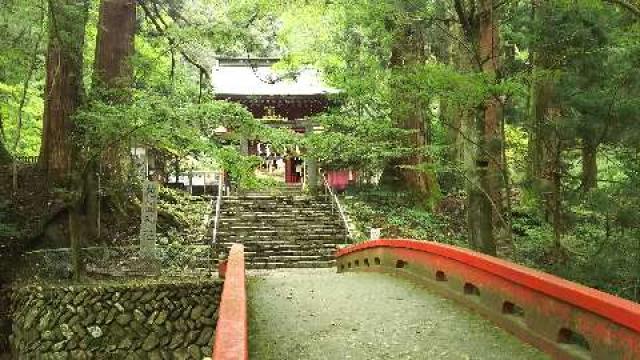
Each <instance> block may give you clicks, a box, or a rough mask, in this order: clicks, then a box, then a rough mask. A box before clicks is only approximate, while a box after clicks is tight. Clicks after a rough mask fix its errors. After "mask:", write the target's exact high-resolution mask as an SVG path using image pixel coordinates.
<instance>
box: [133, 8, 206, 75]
mask: <svg viewBox="0 0 640 360" xmlns="http://www.w3.org/2000/svg"><path fill="white" fill-rule="evenodd" d="M138 4H139V5H140V7H142V10H143V11H144V14H145V16H146V17H147V18H148V19H149V20H151V22H152V23H153V26H154V27H155V28H156V31H158V33H160V35H163V36H165V37H166V38H167V40H168V41H169V45H171V46H172V47H174V48H176V49H178V51H179V52H180V54H181V55H182V57H183V58H184V59H185V60H186V61H187V62H188V63H190V64H191V65H193V66H195V67H196V68H198V70H200V72H202V73H204V75H205V77H206V78H207V80H209V81H207V83H208V84H209V86H211V81H210V80H211V72H210V71H209V69H207V67H206V66H204V65H202V64H200V63H199V62H197V61H196V60H195V59H194V58H193V57H192V56H191V55H189V54H187V53H186V52H185V51H184V49H182V48H180V46H178V45H177V41H176V39H174V38H173V37H171V36H170V35H168V34H167V31H166V30H167V29H166V28H165V27H163V23H164V21H163V20H162V19H158V17H156V16H154V13H153V11H152V10H151V9H150V8H149V6H148V5H147V4H146V2H145V0H138ZM165 24H166V23H165Z"/></svg>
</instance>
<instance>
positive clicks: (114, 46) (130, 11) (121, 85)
mask: <svg viewBox="0 0 640 360" xmlns="http://www.w3.org/2000/svg"><path fill="white" fill-rule="evenodd" d="M135 20H136V2H135V0H102V1H101V2H100V12H99V19H98V31H97V37H96V54H95V63H94V72H93V88H94V92H95V94H96V96H97V97H99V98H100V99H102V100H103V101H105V102H107V103H124V102H127V101H129V99H130V87H131V82H132V80H133V66H132V64H131V56H133V54H134V51H135V44H134V41H135V30H136V22H135ZM113 140H116V139H113ZM112 144H113V145H110V146H109V147H108V148H106V149H102V153H101V154H100V158H101V163H102V166H100V164H99V163H98V162H94V161H91V162H90V164H91V165H90V166H91V168H90V169H89V171H88V172H87V175H86V177H85V178H84V181H86V182H87V186H86V187H85V189H86V191H87V193H86V194H85V196H86V209H85V212H86V215H87V221H88V223H89V224H90V226H89V227H88V229H87V233H88V236H90V237H92V238H97V237H98V235H99V231H98V229H99V228H100V224H99V223H98V222H99V221H100V220H99V217H100V210H101V209H100V205H101V202H100V199H99V196H100V194H99V191H98V189H97V186H98V176H100V175H99V173H100V172H101V170H103V171H104V174H103V175H104V178H105V180H106V181H107V182H110V181H113V182H118V181H119V180H120V179H121V178H122V177H123V176H124V174H123V165H122V163H123V158H124V156H123V154H122V151H121V149H122V144H121V143H120V142H118V141H112ZM99 168H101V169H99ZM112 195H114V194H112ZM112 198H113V199H112V201H113V202H116V207H121V206H120V205H121V204H119V202H120V200H119V199H120V197H119V196H112Z"/></svg>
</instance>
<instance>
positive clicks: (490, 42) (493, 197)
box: [454, 0, 504, 255]
mask: <svg viewBox="0 0 640 360" xmlns="http://www.w3.org/2000/svg"><path fill="white" fill-rule="evenodd" d="M494 5H495V4H494V2H493V0H480V1H479V2H478V5H477V8H474V9H468V7H467V6H466V4H465V3H464V2H463V1H462V0H455V1H454V7H455V10H456V13H457V14H458V20H459V22H460V25H461V27H462V30H463V33H464V35H465V38H466V40H467V41H468V42H469V45H470V48H472V49H474V50H475V51H474V52H473V53H472V54H471V57H472V64H473V66H474V68H475V69H476V71H478V72H482V73H486V74H488V75H489V76H488V78H489V79H492V81H493V79H495V78H496V76H497V72H498V69H499V54H500V52H499V45H500V44H499V38H498V19H497V14H496V8H495V6H494ZM501 119H502V106H501V102H500V101H499V99H497V98H495V97H491V98H489V99H487V100H486V101H485V102H484V103H483V104H481V105H479V106H478V107H477V109H476V111H475V119H474V121H475V123H474V125H475V126H473V128H474V130H475V136H474V137H475V139H474V141H475V145H476V146H475V154H474V161H473V164H472V166H473V172H472V174H473V178H472V179H470V180H471V181H469V186H468V193H469V198H468V205H469V207H468V222H469V230H470V234H469V242H470V245H471V246H472V247H473V248H474V249H476V250H478V251H481V252H484V253H487V254H490V255H495V254H496V252H497V251H496V241H495V238H494V230H495V223H496V222H502V223H504V218H503V217H502V213H501V211H502V191H501V190H502V189H503V188H504V181H503V180H502V170H501V169H502V166H504V164H503V160H502V146H503V143H504V141H503V139H502V128H501V127H502V120H501Z"/></svg>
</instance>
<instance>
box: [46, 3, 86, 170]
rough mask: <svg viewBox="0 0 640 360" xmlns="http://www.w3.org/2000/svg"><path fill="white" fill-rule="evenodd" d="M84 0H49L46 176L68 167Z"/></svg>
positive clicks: (78, 96)
mask: <svg viewBox="0 0 640 360" xmlns="http://www.w3.org/2000/svg"><path fill="white" fill-rule="evenodd" d="M88 6H89V2H88V0H57V1H49V45H48V50H47V65H46V67H47V74H46V89H45V94H46V97H45V106H44V121H43V126H42V147H41V150H40V163H41V165H42V166H43V168H44V169H46V171H47V175H48V177H49V179H51V180H53V181H59V180H63V179H65V178H66V177H67V176H68V175H69V171H70V170H71V157H72V155H71V153H72V142H71V135H72V131H73V120H72V116H73V115H74V114H75V112H76V110H77V109H78V108H79V107H80V105H81V103H82V101H83V95H84V90H83V89H84V87H83V82H82V81H83V79H82V70H83V48H84V35H85V24H86V21H87V14H88Z"/></svg>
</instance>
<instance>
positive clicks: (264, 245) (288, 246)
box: [217, 242, 338, 251]
mask: <svg viewBox="0 0 640 360" xmlns="http://www.w3.org/2000/svg"><path fill="white" fill-rule="evenodd" d="M233 244H237V243H236V242H223V243H218V244H217V246H218V247H219V248H224V249H227V250H228V249H230V248H231V246H233ZM243 245H244V247H245V249H247V251H252V249H260V250H261V251H265V250H278V251H283V250H292V251H297V250H309V249H317V248H325V249H336V248H337V247H338V244H335V243H305V244H292V243H275V242H274V243H271V242H245V243H243Z"/></svg>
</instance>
